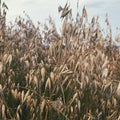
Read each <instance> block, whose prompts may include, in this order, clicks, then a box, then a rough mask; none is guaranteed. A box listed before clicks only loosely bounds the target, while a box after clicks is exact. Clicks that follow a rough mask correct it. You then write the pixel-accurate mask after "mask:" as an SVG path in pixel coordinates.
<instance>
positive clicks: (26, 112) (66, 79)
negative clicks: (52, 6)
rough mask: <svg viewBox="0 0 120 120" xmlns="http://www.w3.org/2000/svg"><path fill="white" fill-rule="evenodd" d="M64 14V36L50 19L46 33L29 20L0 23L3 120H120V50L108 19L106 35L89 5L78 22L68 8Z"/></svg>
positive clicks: (1, 113)
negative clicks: (113, 38)
mask: <svg viewBox="0 0 120 120" xmlns="http://www.w3.org/2000/svg"><path fill="white" fill-rule="evenodd" d="M4 10H5V8H4ZM65 11H67V12H66V14H65V13H64V12H65ZM59 12H61V14H62V16H61V17H62V19H63V24H62V25H61V26H62V27H61V30H62V31H61V33H58V32H57V29H56V26H55V24H54V22H53V21H52V19H51V18H50V19H49V25H46V24H45V25H44V29H43V30H41V26H40V25H39V24H38V26H37V27H36V26H35V25H34V24H33V23H32V20H30V19H29V18H28V19H23V18H21V17H18V18H16V20H15V22H14V23H12V24H11V25H5V19H4V22H3V19H2V18H1V19H0V22H1V23H3V24H2V27H1V29H0V119H3V120H8V119H11V120H87V119H89V120H113V119H114V120H119V119H120V115H119V114H120V108H119V106H120V102H119V101H120V49H119V48H117V47H116V46H115V45H113V43H112V33H111V28H110V24H109V21H108V20H106V22H107V26H108V27H107V28H108V34H107V35H106V36H105V37H104V36H103V33H102V30H101V28H100V25H99V21H98V18H96V17H93V19H92V20H91V22H89V21H88V19H87V11H86V8H85V7H84V8H83V13H82V17H81V16H80V15H79V14H78V16H77V18H76V19H75V20H74V21H72V16H71V9H69V6H68V5H67V4H66V5H65V7H64V8H62V7H61V6H60V7H59ZM63 13H64V16H63ZM2 16H3V18H5V17H6V15H4V14H3V15H2ZM88 23H89V24H88ZM44 43H46V44H45V45H44Z"/></svg>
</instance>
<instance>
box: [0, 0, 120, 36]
mask: <svg viewBox="0 0 120 120" xmlns="http://www.w3.org/2000/svg"><path fill="white" fill-rule="evenodd" d="M1 1H2V2H5V3H6V4H7V6H8V8H9V10H8V13H7V21H12V20H14V19H15V18H16V17H17V16H19V15H20V16H24V14H23V11H25V12H26V13H27V14H28V15H29V16H30V18H31V19H32V20H33V21H34V22H35V23H36V22H37V21H39V22H41V23H44V22H45V20H46V19H47V18H48V17H49V16H52V18H53V20H54V21H55V23H56V24H57V25H58V26H60V22H61V19H60V15H59V14H58V6H59V5H61V6H64V5H65V3H66V2H67V0H51V1H50V0H19V1H18V0H1ZM68 2H69V3H70V5H71V8H72V14H73V16H74V17H75V16H76V13H77V0H68ZM83 6H86V9H87V13H88V18H89V21H91V18H92V17H93V16H99V21H100V23H101V27H103V28H105V27H106V25H105V16H106V14H108V18H109V22H110V24H111V27H112V33H113V37H114V36H115V35H116V34H118V32H120V31H119V30H117V29H116V28H117V27H118V28H119V27H120V14H119V11H120V0H79V12H80V13H82V8H83Z"/></svg>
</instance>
